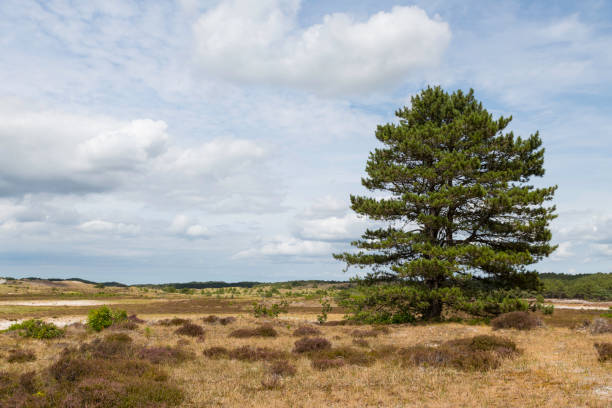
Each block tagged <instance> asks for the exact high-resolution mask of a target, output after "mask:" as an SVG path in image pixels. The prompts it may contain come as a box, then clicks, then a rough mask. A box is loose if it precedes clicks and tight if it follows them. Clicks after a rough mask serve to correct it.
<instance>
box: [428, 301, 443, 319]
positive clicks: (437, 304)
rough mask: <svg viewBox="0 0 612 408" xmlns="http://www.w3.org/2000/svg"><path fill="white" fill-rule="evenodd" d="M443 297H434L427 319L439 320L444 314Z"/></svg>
mask: <svg viewBox="0 0 612 408" xmlns="http://www.w3.org/2000/svg"><path fill="white" fill-rule="evenodd" d="M442 306H443V304H442V299H432V300H431V302H430V304H429V309H428V310H427V312H426V319H425V320H438V319H440V317H441V316H442Z"/></svg>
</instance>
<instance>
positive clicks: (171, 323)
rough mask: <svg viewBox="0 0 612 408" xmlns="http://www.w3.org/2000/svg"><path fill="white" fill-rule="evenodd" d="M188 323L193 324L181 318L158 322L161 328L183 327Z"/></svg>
mask: <svg viewBox="0 0 612 408" xmlns="http://www.w3.org/2000/svg"><path fill="white" fill-rule="evenodd" d="M186 323H191V321H190V320H188V319H181V318H180V317H173V318H172V319H163V320H160V321H158V322H157V324H159V325H161V326H182V325H184V324H186Z"/></svg>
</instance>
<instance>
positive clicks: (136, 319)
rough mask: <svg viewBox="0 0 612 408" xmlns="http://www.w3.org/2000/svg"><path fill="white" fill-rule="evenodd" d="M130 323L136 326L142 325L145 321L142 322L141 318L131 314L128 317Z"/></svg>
mask: <svg viewBox="0 0 612 408" xmlns="http://www.w3.org/2000/svg"><path fill="white" fill-rule="evenodd" d="M127 319H128V320H129V321H130V322H133V323H136V324H142V323H144V322H145V321H144V320H142V319H141V318H139V317H138V316H136V315H135V314H131V315H129V316H128V318H127Z"/></svg>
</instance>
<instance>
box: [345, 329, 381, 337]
mask: <svg viewBox="0 0 612 408" xmlns="http://www.w3.org/2000/svg"><path fill="white" fill-rule="evenodd" d="M379 333H380V331H379V330H359V329H355V330H353V331H352V332H351V336H353V337H358V338H359V337H376V336H378V334H379Z"/></svg>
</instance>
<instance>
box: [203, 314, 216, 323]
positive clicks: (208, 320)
mask: <svg viewBox="0 0 612 408" xmlns="http://www.w3.org/2000/svg"><path fill="white" fill-rule="evenodd" d="M202 321H203V322H204V323H217V322H218V321H219V316H215V315H209V316H206V317H203V318H202Z"/></svg>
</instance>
